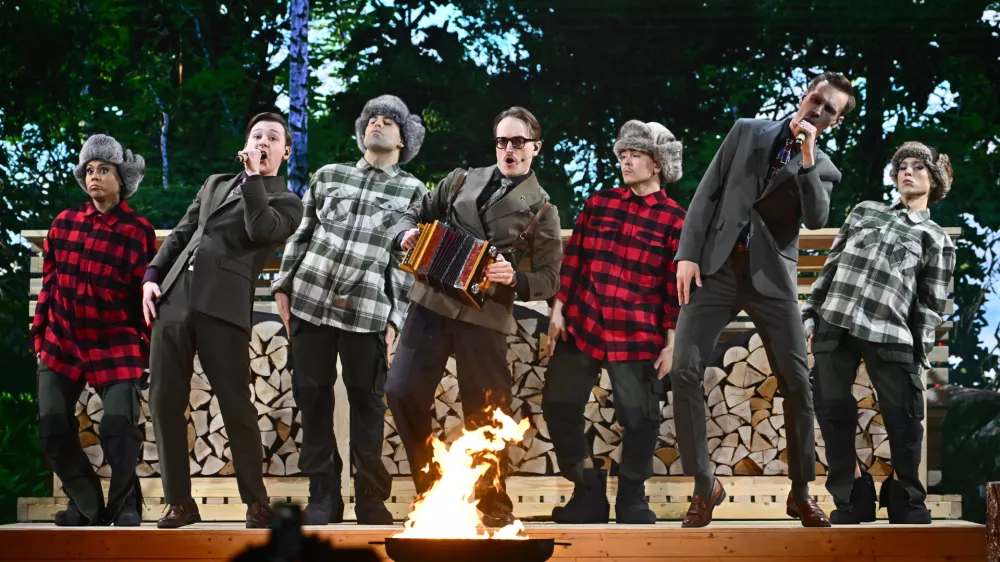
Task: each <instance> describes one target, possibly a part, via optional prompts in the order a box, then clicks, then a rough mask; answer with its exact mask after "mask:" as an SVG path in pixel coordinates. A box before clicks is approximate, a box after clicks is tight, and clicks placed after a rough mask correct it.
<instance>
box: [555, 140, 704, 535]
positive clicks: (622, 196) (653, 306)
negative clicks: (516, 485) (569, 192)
mask: <svg viewBox="0 0 1000 562" xmlns="http://www.w3.org/2000/svg"><path fill="white" fill-rule="evenodd" d="M614 150H615V155H616V156H617V157H618V159H619V161H620V162H621V167H622V177H623V180H624V182H625V184H626V185H627V186H628V187H619V188H615V189H607V190H604V191H601V192H598V193H596V194H594V195H593V196H592V197H590V198H589V199H588V200H587V202H586V204H585V205H584V208H583V212H582V213H580V216H579V217H577V219H576V226H575V227H574V229H573V236H572V237H571V238H570V241H569V246H568V247H567V248H566V251H565V254H564V258H563V264H562V273H561V277H562V283H561V287H560V290H559V293H558V294H556V301H555V303H554V304H553V307H552V316H551V319H550V323H549V356H550V358H551V360H550V363H549V367H548V373H547V376H546V381H545V391H544V396H543V400H542V411H543V412H544V416H545V421H546V422H547V424H548V427H549V434H550V435H551V436H552V443H553V445H554V446H555V451H556V456H557V458H558V461H559V466H560V468H561V470H562V474H563V476H565V477H566V478H567V479H569V480H571V481H572V482H573V483H574V484H575V486H574V491H573V497H572V498H571V499H570V501H569V503H567V504H566V506H565V507H556V508H555V509H553V511H552V520H553V521H555V522H557V523H607V522H608V513H609V510H610V505H609V503H608V499H607V495H606V483H607V472H605V471H604V470H601V469H598V468H597V467H595V465H594V460H593V457H592V454H591V450H590V447H589V445H588V443H587V437H586V435H585V434H584V427H585V425H584V424H585V420H584V417H583V413H584V408H585V406H586V405H587V401H588V399H589V397H590V392H591V389H592V388H593V386H594V382H595V380H596V379H597V376H598V374H599V373H600V370H601V367H602V365H605V366H606V367H607V369H608V374H609V375H610V377H611V386H612V389H613V390H614V404H615V413H616V414H617V416H618V423H620V424H621V426H622V427H623V428H624V429H625V436H624V439H623V445H622V455H621V470H620V472H619V476H618V495H617V498H616V501H615V511H616V520H617V522H618V523H654V522H656V516H655V515H654V514H653V512H652V511H651V510H650V509H649V504H648V503H647V502H646V499H645V482H646V479H648V478H649V477H650V476H652V459H653V452H654V450H655V447H656V436H657V432H658V429H659V422H660V404H659V402H660V396H661V395H662V394H664V391H663V382H662V379H663V377H664V376H665V375H666V374H667V372H669V370H670V362H671V355H672V345H673V337H674V326H675V324H676V323H677V316H678V313H679V310H680V308H679V305H678V302H677V283H676V270H675V267H674V253H675V252H676V251H677V242H678V238H679V236H680V232H681V226H683V224H684V215H685V211H684V209H683V208H682V207H681V206H680V205H678V204H677V203H676V202H675V201H674V200H673V199H671V198H670V197H668V196H667V194H666V193H665V192H664V191H663V190H662V189H661V187H660V184H661V183H669V182H675V181H677V180H679V179H680V177H681V143H680V142H679V141H677V140H675V138H674V135H673V134H671V132H670V131H668V130H667V129H666V128H665V127H664V126H663V125H660V124H659V123H642V122H640V121H629V122H628V123H625V125H624V126H623V127H622V129H621V133H620V134H619V139H618V141H617V142H616V143H615V147H614Z"/></svg>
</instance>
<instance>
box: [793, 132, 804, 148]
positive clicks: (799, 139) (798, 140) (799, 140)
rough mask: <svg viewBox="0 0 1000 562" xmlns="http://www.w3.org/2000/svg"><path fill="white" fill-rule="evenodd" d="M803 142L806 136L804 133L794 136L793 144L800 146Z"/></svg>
mask: <svg viewBox="0 0 1000 562" xmlns="http://www.w3.org/2000/svg"><path fill="white" fill-rule="evenodd" d="M804 142H806V134H805V133H802V132H800V133H799V134H797V135H795V144H797V145H799V146H802V143H804Z"/></svg>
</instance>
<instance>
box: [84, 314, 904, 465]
mask: <svg viewBox="0 0 1000 562" xmlns="http://www.w3.org/2000/svg"><path fill="white" fill-rule="evenodd" d="M547 314H548V311H547V309H546V307H545V306H544V304H542V305H541V306H528V305H523V304H521V303H518V304H517V305H516V306H515V317H516V319H517V324H518V329H517V333H516V334H515V335H511V336H509V337H508V354H507V359H508V362H509V364H510V367H511V373H512V376H513V390H514V401H513V404H512V405H513V408H514V411H515V418H516V419H517V420H521V419H523V418H529V419H530V420H531V424H532V427H531V429H530V430H529V431H528V433H527V434H526V436H525V439H524V441H523V442H522V443H520V444H517V445H514V446H512V447H511V448H510V460H511V465H512V467H511V468H512V472H513V473H515V474H521V475H555V474H558V471H559V467H558V464H557V462H556V458H555V453H554V451H553V449H552V443H551V439H550V437H549V433H548V428H547V427H546V424H545V420H544V419H543V417H542V408H541V401H542V387H543V385H544V381H545V371H546V364H545V362H544V361H543V360H541V359H540V358H541V357H544V355H545V349H546V346H547V342H546V341H545V340H546V338H545V335H544V332H545V330H546V329H547V326H548V319H547ZM255 319H256V320H258V322H257V323H256V325H255V327H254V330H253V335H252V340H251V343H250V349H249V353H250V357H251V370H252V376H251V380H252V382H251V384H250V395H251V397H252V398H253V400H254V405H255V407H256V408H257V413H258V425H259V427H260V429H261V438H262V442H263V445H264V449H265V455H264V463H265V464H264V473H265V474H266V475H269V476H294V475H299V474H300V473H299V470H298V458H299V451H298V448H299V444H300V443H301V441H302V433H301V418H300V415H299V412H298V409H297V407H296V406H295V401H294V399H293V397H292V388H291V376H292V374H291V373H292V371H293V368H292V365H291V360H290V354H289V349H288V340H287V339H286V335H285V332H284V328H283V327H282V326H281V324H280V322H277V321H276V318H275V317H274V316H273V315H269V314H261V313H258V314H257V315H256V318H255ZM743 340H745V343H736V344H729V345H727V344H723V347H726V349H725V351H724V353H722V352H721V349H720V353H721V354H722V360H721V363H720V365H718V366H714V367H710V368H709V369H708V370H707V372H706V374H705V383H704V393H705V415H706V417H707V420H708V437H709V450H710V455H711V460H712V468H713V471H714V472H715V474H718V475H726V476H756V475H784V474H787V469H788V467H787V453H786V451H785V447H786V439H787V436H786V433H785V431H786V430H785V420H784V415H785V412H784V408H783V401H784V400H783V398H782V397H781V396H780V394H779V393H778V392H777V380H776V378H775V377H774V375H773V374H772V372H771V368H770V366H769V364H768V361H767V357H766V354H765V353H764V349H763V348H762V347H761V341H760V337H759V336H758V335H756V334H754V335H752V336H750V337H749V338H743ZM809 360H810V364H811V362H812V357H811V356H810V358H809ZM194 370H195V373H194V376H193V377H192V381H191V395H190V403H189V408H188V412H187V416H188V450H189V451H190V467H191V474H192V475H196V476H229V475H232V474H233V465H232V455H231V453H230V451H229V443H228V439H227V436H226V429H225V425H224V422H223V419H222V416H221V413H220V412H219V405H218V399H217V398H216V397H215V396H214V395H213V394H212V391H211V385H210V384H209V383H208V380H207V378H206V377H205V375H204V373H203V371H202V370H201V365H200V363H199V362H198V360H197V359H196V360H195V369H194ZM594 382H595V385H594V387H593V390H592V393H591V396H590V402H589V403H588V404H587V406H586V409H585V417H586V430H587V436H588V439H589V440H590V442H591V444H592V447H593V451H594V455H595V456H596V457H597V458H598V459H599V460H600V461H601V462H602V463H603V465H604V466H605V467H606V468H608V469H610V470H611V472H612V474H616V473H617V465H618V461H619V459H620V455H621V448H622V442H621V439H622V434H623V430H622V428H621V426H620V425H619V424H618V423H617V421H616V418H615V411H614V393H613V391H612V389H611V381H610V378H609V376H608V373H607V371H602V372H601V374H600V376H599V377H598V378H597V379H596V380H595V381H594ZM853 391H854V396H855V398H857V400H858V407H859V411H858V427H857V435H856V440H857V446H858V455H859V457H860V458H861V459H862V461H863V462H864V463H865V465H867V466H868V467H870V468H869V469H870V470H871V472H872V474H874V475H876V476H878V475H887V474H888V473H889V471H890V467H889V464H888V459H889V444H888V441H887V440H886V431H885V427H884V426H883V422H882V417H881V415H880V413H879V411H878V404H877V402H876V397H875V394H874V391H873V389H872V385H871V382H870V380H869V379H868V376H867V374H866V373H865V370H864V366H863V365H862V367H861V369H860V371H859V374H858V378H857V381H856V382H855V385H854V387H853ZM148 392H149V391H148V389H147V390H143V393H142V394H143V399H142V412H143V416H142V419H140V429H141V430H142V431H143V432H144V434H145V443H144V444H143V450H142V455H141V460H140V464H139V474H140V475H141V476H158V475H159V465H158V459H157V452H156V443H155V438H154V435H153V429H152V424H151V423H150V421H149V420H150V412H149V406H148V404H147V399H148ZM667 398H668V400H667V402H666V403H664V404H662V420H661V424H660V433H659V443H658V446H657V450H656V455H655V457H654V459H653V465H654V473H655V474H658V475H679V474H681V473H682V469H681V463H680V454H679V453H678V451H677V447H676V442H675V435H676V432H675V429H674V419H673V418H674V416H673V404H672V400H673V394H672V393H669V394H668V397H667ZM102 411H103V408H102V404H101V401H100V398H99V397H98V396H97V395H96V394H95V393H94V392H93V391H92V390H91V389H90V387H89V386H88V387H87V389H86V390H85V391H84V392H83V393H82V395H81V397H80V401H79V403H78V404H77V417H78V419H79V421H80V439H81V442H82V443H83V445H84V450H85V451H86V453H87V455H88V456H89V457H90V459H91V462H92V464H93V465H94V467H95V469H96V470H97V471H98V473H99V474H101V475H102V476H110V469H109V467H108V465H107V463H106V462H105V461H104V455H103V451H102V450H101V447H100V440H99V437H98V435H99V425H100V419H101V414H102ZM463 413H464V412H463V410H462V403H461V399H460V397H459V389H458V381H457V379H456V378H455V361H454V358H452V359H450V360H449V361H448V364H447V367H446V372H445V373H444V376H443V377H442V379H441V383H440V384H439V386H438V388H437V392H436V396H435V400H434V405H433V407H432V417H433V422H432V425H433V429H434V431H435V433H436V435H437V436H438V437H439V438H442V439H444V440H446V441H451V440H453V439H454V438H455V437H456V436H457V435H459V434H460V432H461V429H462V427H463V423H462V419H463ZM814 431H815V432H816V437H817V459H816V463H817V465H816V466H817V473H819V474H824V473H825V471H826V469H825V465H826V455H825V449H824V447H823V441H822V436H821V435H820V432H819V429H818V427H816V428H814ZM384 435H385V437H386V441H385V443H384V444H383V457H382V460H383V463H384V465H385V467H386V469H387V470H388V471H389V473H390V474H392V475H398V476H405V475H409V474H410V473H411V471H412V470H413V469H414V467H411V466H410V465H409V463H408V462H407V459H406V453H405V451H404V450H403V447H402V444H401V442H400V439H399V436H398V434H397V433H396V429H395V423H394V421H393V419H392V414H391V412H390V413H387V415H386V420H385V429H384Z"/></svg>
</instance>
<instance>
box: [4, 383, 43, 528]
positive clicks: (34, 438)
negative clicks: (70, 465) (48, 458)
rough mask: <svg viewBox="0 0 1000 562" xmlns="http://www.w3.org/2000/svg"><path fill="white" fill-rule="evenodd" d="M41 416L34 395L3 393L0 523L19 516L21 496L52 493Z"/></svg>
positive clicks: (29, 496)
mask: <svg viewBox="0 0 1000 562" xmlns="http://www.w3.org/2000/svg"><path fill="white" fill-rule="evenodd" d="M37 417H38V404H37V403H36V402H35V399H34V398H33V397H32V396H30V395H27V394H20V395H13V394H10V393H6V392H4V393H2V394H0V524H4V523H13V522H15V521H16V520H17V498H19V497H20V498H32V497H34V498H38V497H46V496H51V495H52V489H51V478H50V476H51V471H50V470H49V468H48V467H47V466H46V465H45V460H44V459H45V455H43V454H42V449H41V446H40V445H39V444H38V421H37Z"/></svg>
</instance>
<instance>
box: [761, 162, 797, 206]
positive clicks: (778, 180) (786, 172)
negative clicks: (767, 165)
mask: <svg viewBox="0 0 1000 562" xmlns="http://www.w3.org/2000/svg"><path fill="white" fill-rule="evenodd" d="M801 169H802V153H801V152H799V153H798V154H796V155H795V156H792V158H791V159H790V160H788V163H787V164H785V165H784V166H782V168H781V169H780V170H778V173H777V174H775V175H774V179H773V180H771V183H769V184H767V188H766V189H764V193H761V194H760V197H758V198H757V200H758V201H760V200H761V199H763V198H765V197H767V196H768V195H770V193H771V192H772V191H774V190H775V189H777V188H778V186H779V185H781V184H782V183H784V182H786V181H788V180H789V178H790V177H791V176H792V175H793V174H797V173H799V170H801Z"/></svg>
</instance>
